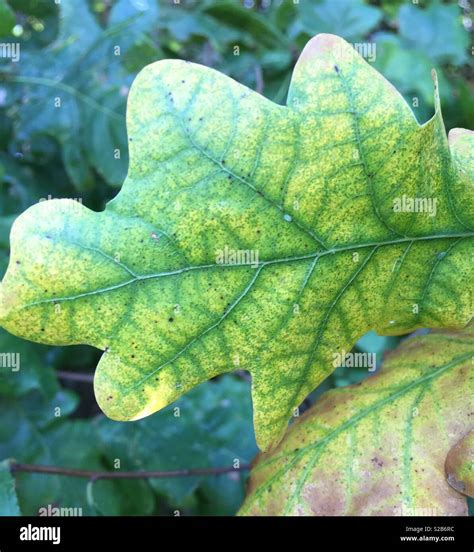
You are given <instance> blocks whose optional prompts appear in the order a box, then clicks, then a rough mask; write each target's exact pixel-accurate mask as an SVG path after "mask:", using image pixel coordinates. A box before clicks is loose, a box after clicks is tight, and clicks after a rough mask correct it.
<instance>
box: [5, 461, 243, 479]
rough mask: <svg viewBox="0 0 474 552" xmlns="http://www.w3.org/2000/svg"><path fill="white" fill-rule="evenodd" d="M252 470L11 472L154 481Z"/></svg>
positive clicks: (38, 468)
mask: <svg viewBox="0 0 474 552" xmlns="http://www.w3.org/2000/svg"><path fill="white" fill-rule="evenodd" d="M248 470H250V464H243V465H242V466H239V467H238V468H234V467H223V468H196V469H181V470H169V471H128V472H127V471H124V472H121V471H115V472H112V471H93V470H81V469H75V468H61V467H59V466H42V465H35V464H21V463H19V462H12V463H11V464H10V471H11V472H12V473H17V472H22V473H42V474H46V475H62V476H67V477H82V478H85V479H90V480H91V481H97V480H99V479H153V478H160V479H163V478H167V477H192V476H204V475H223V474H226V473H232V472H241V471H248Z"/></svg>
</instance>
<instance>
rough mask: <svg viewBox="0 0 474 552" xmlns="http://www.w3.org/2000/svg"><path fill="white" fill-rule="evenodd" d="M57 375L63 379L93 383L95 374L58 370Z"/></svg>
mask: <svg viewBox="0 0 474 552" xmlns="http://www.w3.org/2000/svg"><path fill="white" fill-rule="evenodd" d="M56 375H57V376H58V378H60V379H62V380H68V381H83V382H86V383H92V382H93V381H94V374H84V373H80V372H63V371H62V370H57V371H56Z"/></svg>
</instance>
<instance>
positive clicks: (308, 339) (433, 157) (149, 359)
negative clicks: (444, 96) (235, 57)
mask: <svg viewBox="0 0 474 552" xmlns="http://www.w3.org/2000/svg"><path fill="white" fill-rule="evenodd" d="M436 93H437V91H436V90H435V94H436ZM438 103H439V102H437V110H436V115H435V116H434V117H433V119H432V120H430V121H429V122H428V123H426V124H425V125H423V126H419V125H418V123H417V122H416V120H415V118H414V116H413V114H412V112H411V110H410V109H409V107H408V106H407V105H406V103H405V102H404V100H403V99H402V97H401V96H400V95H399V94H398V93H397V91H396V90H395V89H394V88H393V87H392V86H391V85H390V84H389V83H388V82H387V81H386V80H385V79H384V78H383V77H382V76H381V75H380V74H378V73H377V72H376V71H375V70H374V69H373V68H372V67H370V65H369V64H367V63H366V62H365V61H364V60H363V59H362V58H360V57H359V56H357V55H356V54H355V53H354V51H353V50H352V48H351V47H350V46H349V45H348V44H347V43H345V42H344V41H343V40H342V39H340V38H338V37H335V36H332V35H318V36H317V37H315V38H314V39H313V40H311V41H310V42H309V43H308V45H307V46H306V48H305V50H304V52H303V54H302V55H301V57H300V59H299V61H298V63H297V65H296V67H295V71H294V74H293V78H292V83H291V87H290V91H289V97H288V102H287V106H285V107H282V106H278V105H276V104H274V103H272V102H270V101H268V100H266V99H265V98H263V97H261V96H260V95H258V94H256V93H254V92H252V91H250V90H248V89H247V88H245V87H244V86H242V85H240V84H238V83H236V82H235V81H233V80H231V79H229V78H228V77H226V76H224V75H222V74H220V73H217V72H215V71H213V70H211V69H209V68H206V67H202V66H199V65H194V64H188V63H185V62H183V61H176V60H175V61H171V60H168V61H162V62H158V63H156V64H153V65H150V66H148V67H147V68H145V69H144V70H143V71H142V72H141V73H140V75H139V76H138V77H137V79H136V81H135V82H134V85H133V87H132V90H131V92H130V97H129V101H128V110H127V119H128V123H127V124H128V134H129V140H130V156H131V160H130V167H129V173H128V177H127V179H126V181H125V183H124V185H123V188H122V190H121V191H120V193H119V194H118V195H117V197H116V198H115V199H114V200H113V201H111V202H110V203H109V204H108V205H107V207H106V209H105V211H104V212H101V213H96V212H92V211H91V210H89V209H87V208H85V207H83V206H82V205H80V204H78V203H75V202H73V201H70V200H58V201H48V202H43V203H41V204H39V205H36V206H34V207H32V208H30V209H29V210H28V211H26V212H25V213H24V214H23V215H22V216H21V217H19V219H18V220H17V221H16V222H15V224H14V227H13V230H12V234H11V246H12V253H11V261H10V265H9V269H8V272H7V274H6V276H5V278H4V280H3V283H2V287H1V289H0V322H1V324H2V325H3V326H4V327H5V328H6V329H8V330H9V331H10V332H12V333H14V334H15V335H18V336H21V337H25V338H27V339H31V340H34V341H39V342H42V343H50V344H77V343H86V344H90V345H93V346H95V347H97V348H99V349H102V350H103V351H104V355H103V357H102V359H101V361H100V363H99V365H98V368H97V371H96V376H95V392H96V397H97V400H98V402H99V404H100V406H101V408H102V409H103V410H104V412H105V413H106V414H107V415H108V416H110V417H111V418H113V419H117V420H132V419H138V418H141V417H144V416H147V415H149V414H152V413H153V412H155V411H156V410H159V409H160V408H162V407H164V406H166V405H167V404H169V403H171V402H172V401H174V400H175V399H176V398H178V397H179V396H180V395H181V394H183V393H184V392H186V391H187V390H189V389H190V388H192V387H194V386H195V385H197V384H199V383H200V382H202V381H204V380H206V379H209V378H211V377H213V376H215V375H217V374H219V373H222V372H226V371H230V370H234V369H236V368H245V369H247V370H249V371H250V373H251V375H252V385H253V390H252V392H253V403H254V420H255V427H256V435H257V441H258V443H259V446H260V447H261V448H263V449H268V448H269V447H271V446H272V445H275V444H276V443H277V442H278V441H279V439H280V438H281V436H282V435H283V432H284V431H285V428H286V425H287V421H288V419H289V417H290V415H291V412H292V409H293V408H294V407H296V406H297V405H298V404H299V403H300V402H301V401H302V400H303V399H304V397H305V396H306V395H307V394H308V393H309V392H310V391H311V390H312V389H314V387H315V386H316V385H318V384H319V383H320V382H321V381H322V380H323V379H324V378H325V377H326V376H327V375H328V374H329V373H330V372H331V371H332V369H333V368H332V362H331V360H332V358H333V355H334V353H336V352H338V351H340V350H341V349H344V350H350V348H351V346H352V345H353V344H354V343H355V341H356V340H357V339H358V338H359V337H361V336H362V335H363V334H365V333H366V332H367V331H369V330H375V331H376V332H377V333H379V334H382V335H384V334H385V335H386V334H392V335H396V334H402V333H406V332H408V331H410V330H412V329H415V328H418V327H427V326H428V327H446V326H450V327H456V326H457V327H462V326H464V325H465V324H466V323H467V322H468V321H469V319H470V318H471V316H472V296H471V293H470V288H471V287H472V281H473V275H474V274H473V273H474V267H473V263H472V260H471V259H472V258H471V255H472V251H473V244H474V239H473V236H474V230H473V226H474V222H473V218H474V216H473V214H474V196H473V195H472V193H471V191H472V186H473V178H472V171H471V169H470V168H469V167H471V166H472V165H468V163H472V162H471V161H469V159H470V156H471V155H472V153H470V152H472V147H473V135H472V133H471V134H469V133H468V131H457V132H456V133H454V134H453V137H454V138H455V139H453V144H452V146H451V150H450V148H449V146H448V142H447V139H446V134H445V130H444V126H443V122H442V118H441V113H440V107H439V105H438ZM466 167H467V168H466ZM403 197H405V198H407V197H408V198H424V199H425V200H428V199H430V200H431V202H432V203H431V205H433V202H434V201H436V211H435V212H433V210H432V211H431V212H415V213H414V212H397V211H396V210H394V204H395V203H394V202H395V201H397V199H400V198H403ZM226 248H227V251H229V250H238V251H242V250H251V251H252V252H253V254H254V260H255V261H256V262H255V263H254V265H253V266H251V265H249V264H246V263H245V262H238V263H236V264H232V263H227V264H220V263H219V262H218V261H219V252H221V251H222V250H225V249H226ZM257 257H258V258H257Z"/></svg>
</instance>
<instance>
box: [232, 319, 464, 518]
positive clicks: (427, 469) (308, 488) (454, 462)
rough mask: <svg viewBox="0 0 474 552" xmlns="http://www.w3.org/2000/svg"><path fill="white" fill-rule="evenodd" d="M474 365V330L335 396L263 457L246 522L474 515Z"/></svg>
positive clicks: (406, 357) (439, 338)
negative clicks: (473, 506)
mask: <svg viewBox="0 0 474 552" xmlns="http://www.w3.org/2000/svg"><path fill="white" fill-rule="evenodd" d="M473 360H474V326H472V325H471V326H470V327H468V328H467V329H465V330H463V331H460V332H454V331H452V332H446V333H442V334H430V335H426V336H421V337H414V338H410V339H408V340H406V341H405V342H404V343H402V345H400V346H399V347H398V349H396V350H395V351H394V352H392V353H390V354H389V355H388V357H387V359H386V362H385V363H384V365H383V366H382V369H381V372H380V373H379V374H377V375H375V376H373V377H371V378H369V379H368V380H366V381H364V382H363V383H362V384H358V385H351V386H349V387H344V388H340V389H335V390H331V391H329V392H327V393H325V394H324V395H323V396H322V397H321V398H320V399H319V401H318V402H317V403H316V404H315V405H314V406H313V407H312V408H311V409H310V410H309V411H308V412H306V413H305V414H304V415H303V416H302V417H301V418H300V419H299V420H298V421H297V422H296V423H295V424H294V425H293V426H292V427H290V429H289V430H288V432H287V434H286V435H285V437H284V439H283V440H282V441H281V443H280V444H279V445H278V446H277V447H276V448H275V449H274V450H272V451H271V452H269V453H265V454H260V455H259V457H257V460H256V462H255V464H254V466H253V469H252V472H251V477H250V482H249V489H248V496H247V499H246V501H245V503H244V505H243V507H242V509H241V512H240V513H241V514H243V515H285V514H286V515H317V516H320V515H365V516H373V515H385V516H391V515H397V516H400V515H407V516H410V515H411V516H413V515H418V516H421V515H428V516H432V515H436V516H445V515H467V502H466V499H465V497H464V496H463V495H462V494H460V492H457V491H461V490H462V492H464V493H466V494H468V492H469V491H471V492H472V461H473V458H474V446H473V440H472V434H469V432H470V431H471V430H472V429H473V425H474V419H473V406H474V403H473V400H474V399H473V397H474V364H473ZM470 435H471V436H470ZM458 441H460V443H458ZM445 461H446V471H447V474H448V477H446V474H445ZM454 489H456V490H454Z"/></svg>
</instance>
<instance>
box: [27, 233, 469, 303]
mask: <svg viewBox="0 0 474 552" xmlns="http://www.w3.org/2000/svg"><path fill="white" fill-rule="evenodd" d="M460 238H474V232H461V233H456V234H438V235H429V236H419V237H404V238H399V239H394V240H388V241H381V242H372V243H364V244H351V245H347V246H342V247H333V248H332V249H327V250H324V251H316V252H314V253H308V254H307V255H297V256H294V257H282V258H277V259H270V260H268V261H259V262H258V263H256V264H254V265H252V266H253V267H254V268H255V269H262V268H264V267H266V266H271V265H274V264H280V263H291V262H298V261H306V260H310V259H319V258H321V257H325V256H326V255H334V254H336V253H343V252H351V251H355V250H358V249H366V248H371V247H373V248H379V247H387V246H391V245H398V244H402V243H416V242H423V241H432V240H442V239H460ZM75 245H79V244H77V243H76V244H75ZM80 247H83V246H80ZM84 247H85V246H84ZM95 249H96V250H97V252H100V253H101V255H103V256H104V257H106V258H107V257H110V255H108V254H106V253H105V252H103V251H101V250H99V249H97V248H95ZM122 265H123V263H122ZM250 266H251V265H250V264H245V263H236V264H232V265H230V264H226V265H222V264H217V263H212V264H203V265H194V266H186V267H182V268H179V269H176V270H172V271H167V272H159V273H154V274H136V276H135V277H133V278H131V279H129V280H126V281H124V282H121V283H119V284H115V285H112V286H108V287H105V288H100V289H96V290H91V291H86V292H83V293H79V294H76V295H70V296H64V297H52V298H49V299H40V300H38V301H32V302H30V303H26V304H25V305H23V306H22V307H21V309H20V310H22V309H25V308H30V307H35V306H38V305H42V304H48V303H60V302H63V301H74V300H76V299H81V298H83V297H89V296H93V295H99V294H101V293H107V292H109V291H114V290H116V289H120V288H123V287H126V286H129V285H131V284H134V283H136V282H141V281H146V280H152V279H158V278H163V277H167V276H176V275H179V274H183V273H186V272H191V271H194V270H211V269H215V268H219V269H223V268H225V269H234V268H242V267H247V268H249V267H250ZM123 268H125V265H124V266H123ZM125 270H127V272H129V273H131V272H133V271H132V270H131V269H129V268H128V267H127V268H125Z"/></svg>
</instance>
